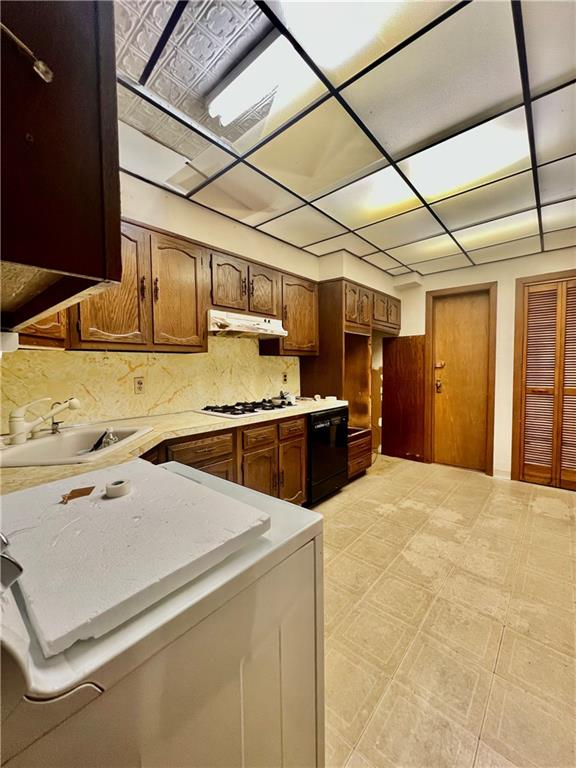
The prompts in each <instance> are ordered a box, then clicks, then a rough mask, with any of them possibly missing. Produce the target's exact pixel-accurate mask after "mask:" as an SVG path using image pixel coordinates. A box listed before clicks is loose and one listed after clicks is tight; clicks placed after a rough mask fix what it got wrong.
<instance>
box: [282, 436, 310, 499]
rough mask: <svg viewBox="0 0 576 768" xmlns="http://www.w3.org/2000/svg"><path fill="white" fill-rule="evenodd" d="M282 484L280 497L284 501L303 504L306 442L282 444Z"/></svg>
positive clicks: (291, 441)
mask: <svg viewBox="0 0 576 768" xmlns="http://www.w3.org/2000/svg"><path fill="white" fill-rule="evenodd" d="M278 455H279V462H278V464H279V469H280V484H279V493H278V495H279V496H280V498H281V499H282V500H283V501H291V502H292V504H302V502H304V501H305V500H306V441H305V440H302V439H299V440H290V441H289V442H286V443H280V448H279V453H278Z"/></svg>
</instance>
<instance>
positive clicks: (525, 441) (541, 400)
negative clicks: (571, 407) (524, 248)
mask: <svg viewBox="0 0 576 768" xmlns="http://www.w3.org/2000/svg"><path fill="white" fill-rule="evenodd" d="M525 291H526V294H525V297H524V366H523V367H524V370H523V374H524V375H523V384H524V386H523V392H522V395H523V398H522V399H523V416H524V419H523V424H522V439H521V446H522V464H521V478H522V480H526V481H528V482H531V483H541V484H545V485H551V484H552V483H553V482H554V464H555V458H556V455H557V442H558V441H557V439H556V433H557V424H558V421H557V419H558V411H559V406H560V402H559V400H560V398H559V397H558V395H559V390H558V385H559V381H558V370H559V369H558V365H557V362H558V356H559V344H558V330H559V328H560V325H561V323H560V318H559V311H560V304H561V302H560V284H558V283H548V284H543V285H529V286H526V288H525Z"/></svg>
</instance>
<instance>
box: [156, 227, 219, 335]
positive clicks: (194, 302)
mask: <svg viewBox="0 0 576 768" xmlns="http://www.w3.org/2000/svg"><path fill="white" fill-rule="evenodd" d="M151 256H152V258H151V265H152V297H153V299H152V300H153V303H152V312H153V321H154V343H156V344H167V345H174V346H179V347H191V348H194V347H196V348H202V349H205V348H206V305H207V301H206V299H207V288H208V284H207V276H208V275H207V255H206V254H205V252H204V250H203V249H202V248H200V247H199V246H196V245H193V244H192V243H189V242H186V241H185V240H179V239H177V238H175V237H169V236H168V235H157V234H152V236H151Z"/></svg>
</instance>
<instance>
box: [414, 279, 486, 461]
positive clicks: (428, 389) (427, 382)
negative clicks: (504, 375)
mask: <svg viewBox="0 0 576 768" xmlns="http://www.w3.org/2000/svg"><path fill="white" fill-rule="evenodd" d="M482 292H486V293H488V298H489V318H488V403H487V414H486V421H487V424H486V469H485V473H486V474H487V475H493V474H494V401H495V391H496V390H495V382H496V300H497V293H498V283H497V282H491V283H477V284H473V285H459V286H456V287H454V288H440V289H438V290H436V291H426V331H425V335H426V340H425V350H424V366H425V371H424V452H425V460H426V461H429V462H432V461H434V441H433V440H434V369H433V368H432V357H433V352H434V300H435V299H436V298H441V297H445V296H459V295H462V294H465V293H482Z"/></svg>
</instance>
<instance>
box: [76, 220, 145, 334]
mask: <svg viewBox="0 0 576 768" xmlns="http://www.w3.org/2000/svg"><path fill="white" fill-rule="evenodd" d="M150 291H151V285H150V235H149V233H148V232H146V230H144V229H141V228H140V227H135V226H133V225H132V224H122V282H121V283H119V284H117V285H112V286H110V287H108V288H107V289H106V290H105V291H102V293H97V294H96V295H94V296H91V297H90V298H88V299H86V300H85V301H82V302H81V303H80V304H79V305H78V328H77V333H78V337H79V341H80V342H102V343H103V345H105V346H108V345H109V344H110V345H112V344H130V345H132V344H135V345H145V344H148V343H149V342H151V340H152V318H151V311H150V302H151V294H150ZM79 346H82V345H81V343H80V345H79Z"/></svg>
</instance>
